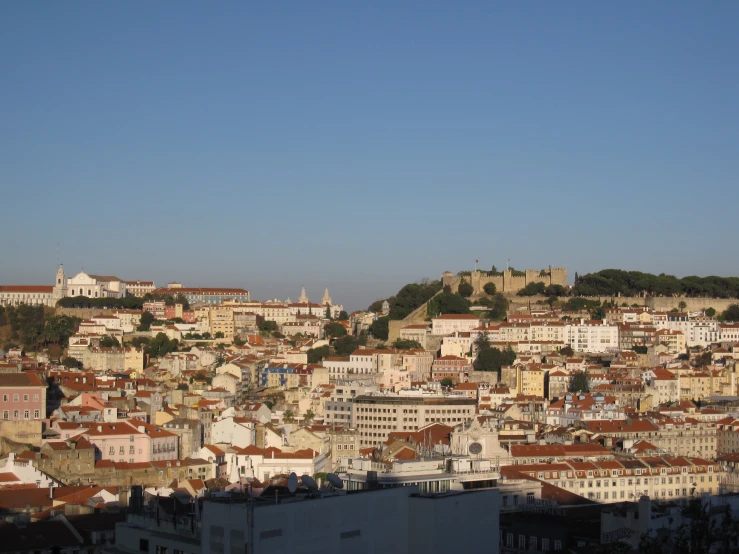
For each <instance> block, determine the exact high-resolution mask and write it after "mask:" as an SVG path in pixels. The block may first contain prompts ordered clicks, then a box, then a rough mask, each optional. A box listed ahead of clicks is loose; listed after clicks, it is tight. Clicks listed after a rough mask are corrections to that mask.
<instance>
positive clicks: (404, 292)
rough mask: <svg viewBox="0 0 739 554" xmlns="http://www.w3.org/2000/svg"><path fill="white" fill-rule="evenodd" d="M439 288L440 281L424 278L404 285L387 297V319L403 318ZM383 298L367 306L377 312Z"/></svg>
mask: <svg viewBox="0 0 739 554" xmlns="http://www.w3.org/2000/svg"><path fill="white" fill-rule="evenodd" d="M440 290H441V281H439V280H436V281H429V280H427V279H424V280H423V281H421V282H420V283H410V284H408V285H405V286H404V287H403V288H402V289H400V290H399V291H398V293H397V294H396V295H395V296H391V297H390V298H387V299H386V300H387V302H388V304H390V313H389V314H388V316H389V319H392V320H399V319H404V318H405V317H406V316H407V315H409V314H410V313H411V312H412V311H413V310H415V309H417V308H420V307H421V306H422V305H423V304H425V303H426V302H428V301H429V300H431V298H432V297H433V296H434V295H435V294H436V293H437V292H439V291H440ZM382 302H383V300H377V301H376V302H373V303H372V305H371V306H370V307H369V310H370V311H372V312H379V311H380V309H381V308H382Z"/></svg>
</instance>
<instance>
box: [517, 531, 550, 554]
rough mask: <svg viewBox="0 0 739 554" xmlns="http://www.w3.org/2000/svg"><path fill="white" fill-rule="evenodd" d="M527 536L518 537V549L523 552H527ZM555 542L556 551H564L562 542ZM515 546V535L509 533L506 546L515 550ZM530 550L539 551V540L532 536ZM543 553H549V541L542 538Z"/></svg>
mask: <svg viewBox="0 0 739 554" xmlns="http://www.w3.org/2000/svg"><path fill="white" fill-rule="evenodd" d="M526 542H527V541H526V535H518V548H519V549H521V550H526V548H527V547H526ZM553 542H554V551H555V552H556V551H557V550H562V541H560V540H555V541H553ZM513 544H514V536H513V533H507V534H506V546H507V547H508V548H513ZM528 549H529V550H539V538H538V537H535V536H533V535H532V536H530V537H529V540H528ZM541 551H542V552H548V551H549V539H547V538H542V539H541Z"/></svg>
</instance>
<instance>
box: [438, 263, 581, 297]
mask: <svg viewBox="0 0 739 554" xmlns="http://www.w3.org/2000/svg"><path fill="white" fill-rule="evenodd" d="M465 280H466V281H467V282H468V283H469V284H470V285H472V290H473V291H474V294H483V292H484V290H483V289H484V288H485V285H486V284H488V283H493V284H494V285H495V288H496V289H497V291H498V292H510V293H516V292H518V291H520V290H521V289H523V288H525V287H526V285H528V284H530V283H544V284H545V285H547V286H549V285H562V286H563V287H564V286H567V269H565V268H562V267H551V266H550V267H549V269H548V270H544V271H540V270H538V269H527V270H526V271H525V272H524V275H514V274H513V272H512V271H511V270H509V269H506V270H505V271H503V272H502V273H501V274H500V275H488V274H487V272H483V271H477V270H476V271H472V272H471V273H470V275H469V276H467V277H465ZM441 282H442V284H443V285H444V286H446V285H449V287H451V289H452V291H454V292H456V291H457V289H458V288H459V284H460V283H461V282H462V277H460V276H459V275H454V274H453V273H450V272H448V271H447V272H445V273H443V274H442V276H441Z"/></svg>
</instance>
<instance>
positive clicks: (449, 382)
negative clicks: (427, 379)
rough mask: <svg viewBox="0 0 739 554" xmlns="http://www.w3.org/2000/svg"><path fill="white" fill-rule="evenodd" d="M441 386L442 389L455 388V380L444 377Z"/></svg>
mask: <svg viewBox="0 0 739 554" xmlns="http://www.w3.org/2000/svg"><path fill="white" fill-rule="evenodd" d="M441 386H442V387H453V386H454V379H452V378H451V377H444V378H443V379H442V380H441Z"/></svg>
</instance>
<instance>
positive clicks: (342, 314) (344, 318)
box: [338, 310, 349, 321]
mask: <svg viewBox="0 0 739 554" xmlns="http://www.w3.org/2000/svg"><path fill="white" fill-rule="evenodd" d="M338 320H339V321H349V314H348V313H346V310H341V311H340V312H339V317H338Z"/></svg>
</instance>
